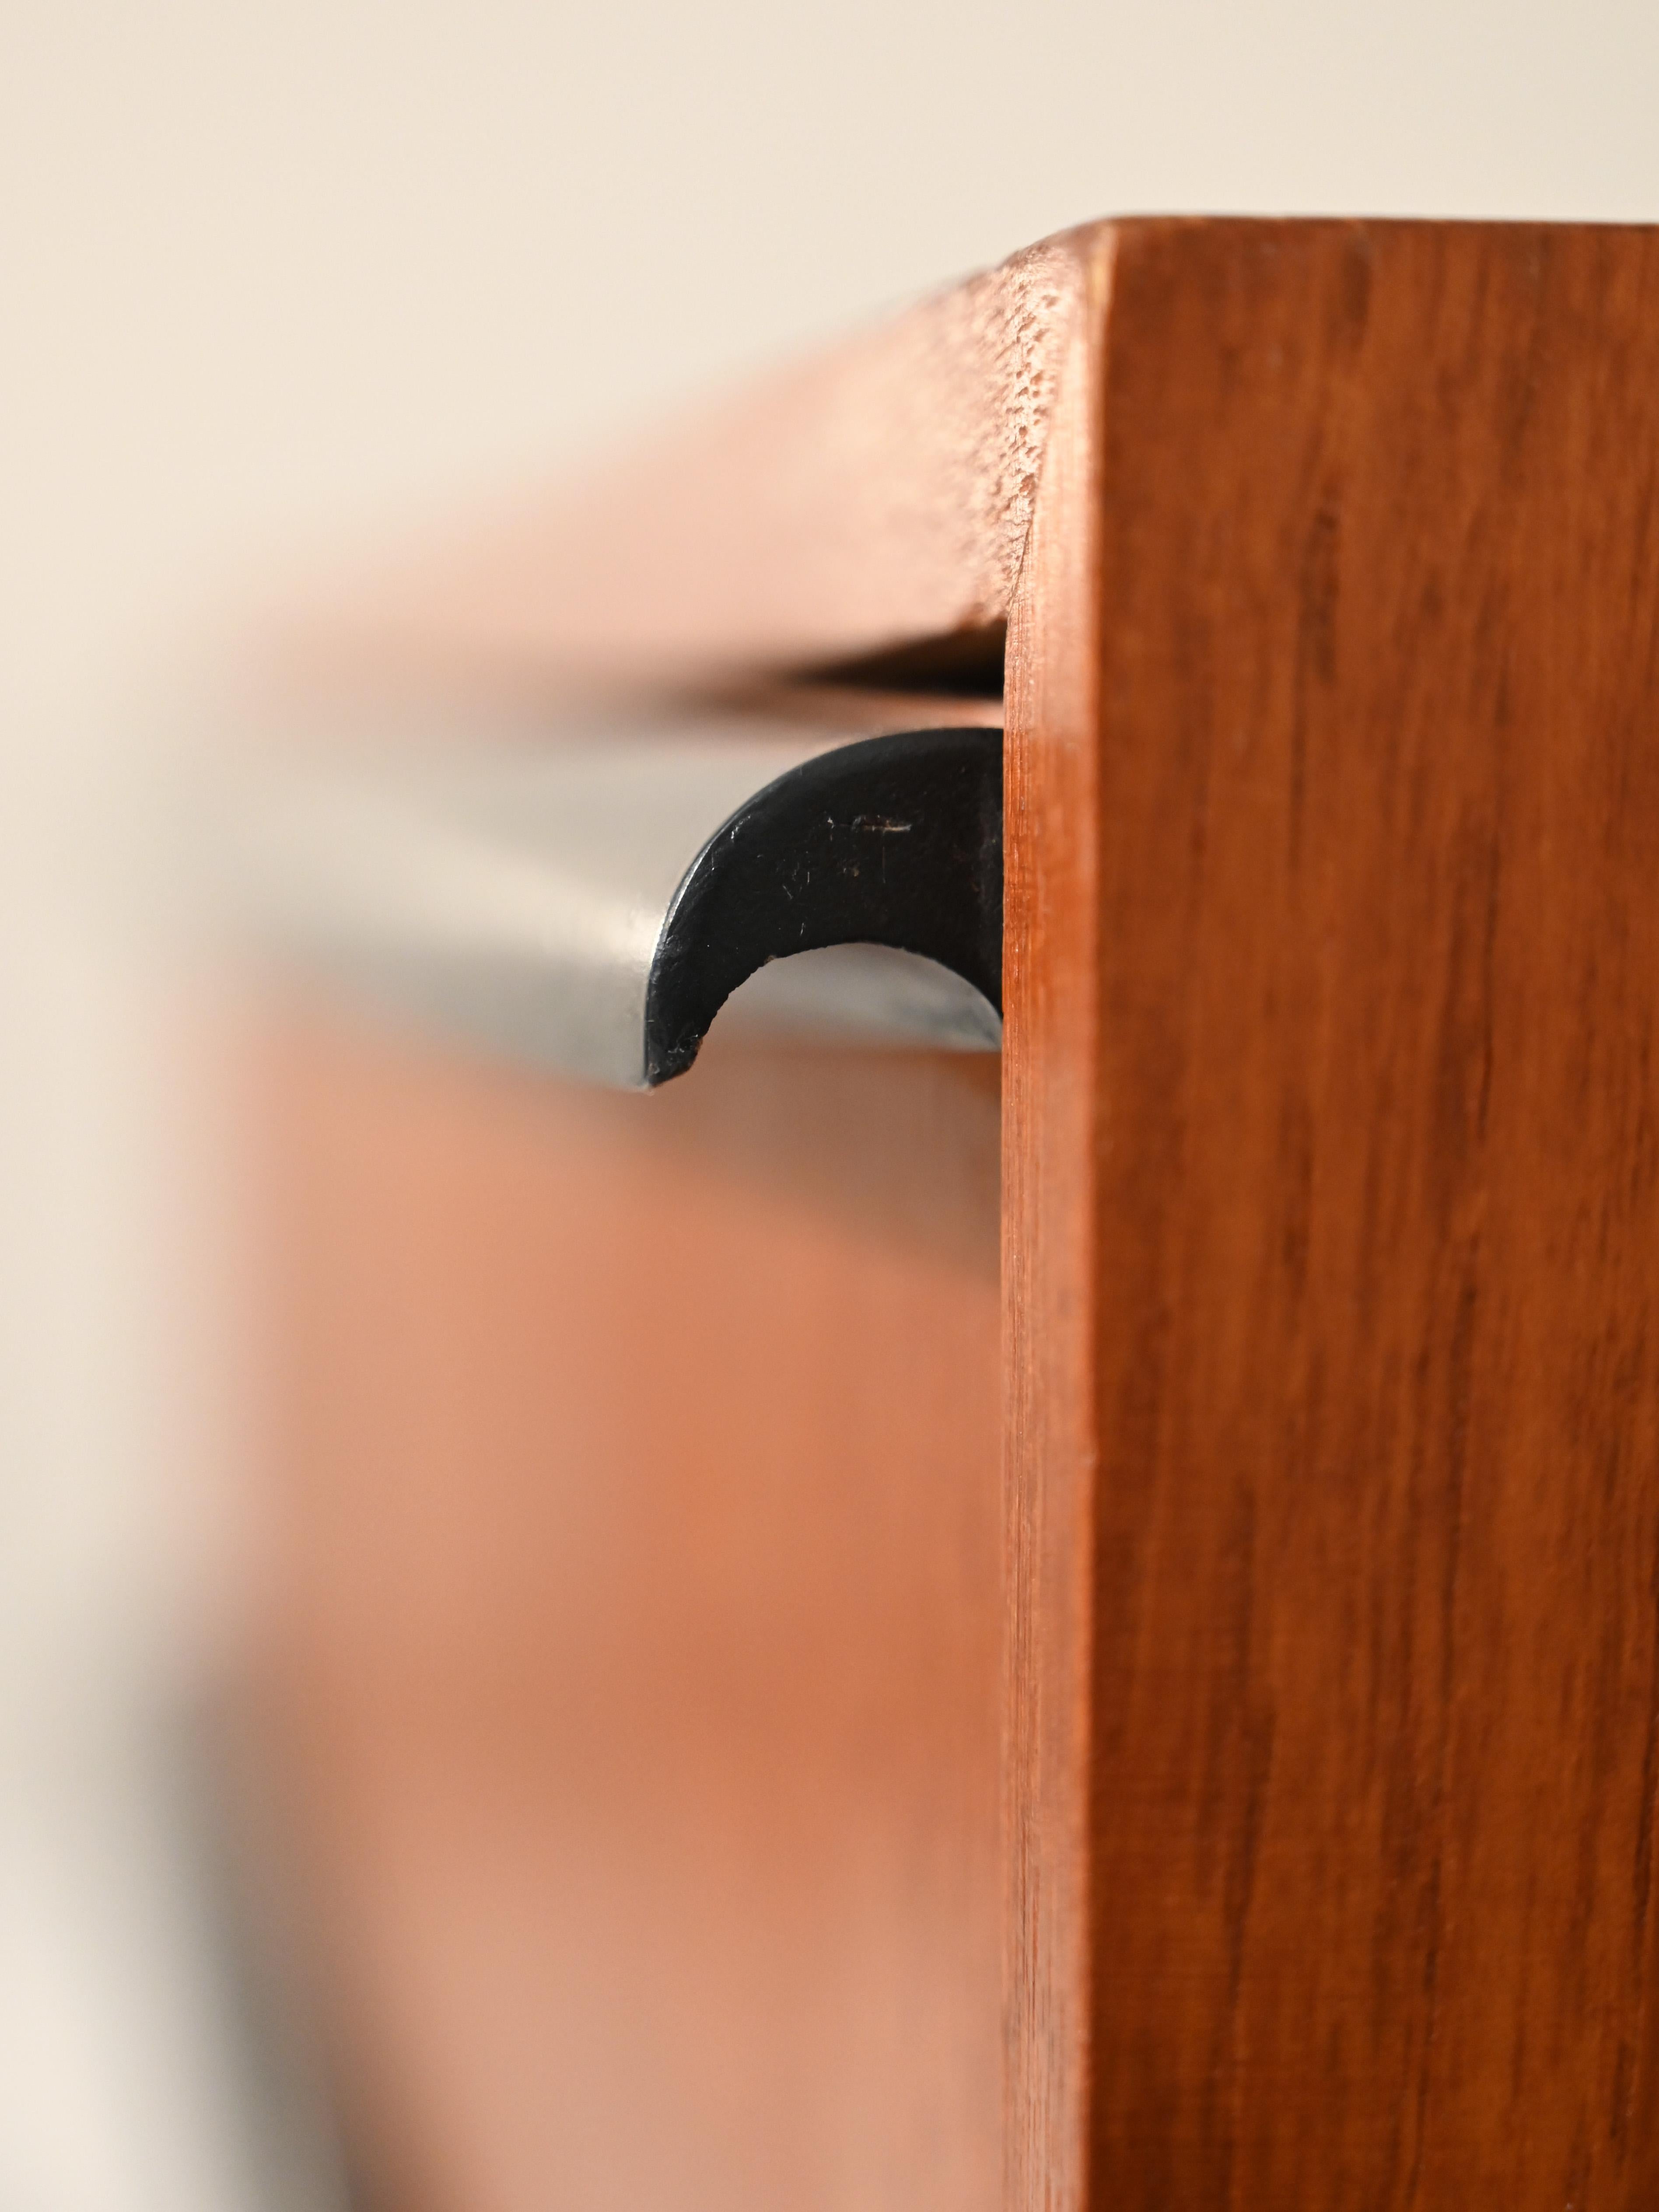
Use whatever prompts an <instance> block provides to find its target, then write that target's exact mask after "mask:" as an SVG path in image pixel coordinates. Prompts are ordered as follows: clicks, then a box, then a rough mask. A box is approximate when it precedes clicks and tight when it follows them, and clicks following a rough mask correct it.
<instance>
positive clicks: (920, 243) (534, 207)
mask: <svg viewBox="0 0 1659 2212" xmlns="http://www.w3.org/2000/svg"><path fill="white" fill-rule="evenodd" d="M1656 114H1659V10H1656V9H1653V8H1652V7H1651V6H1650V5H1647V4H1642V0H1628V4H1623V5H1621V4H1617V0H1579V4H1577V5H1571V6H1570V5H1565V4H1551V5H1538V4H1531V5H1528V4H1527V3H1526V0H1519V4H1517V0H1508V4H1497V0H1395V4H1392V5H1390V6H1388V7H1383V6H1378V5H1375V4H1372V5H1368V6H1365V7H1363V8H1362V7H1357V6H1350V5H1344V4H1335V3H1334V0H1272V4H1267V0H1255V4H1252V3H1251V0H1241V4H1235V5H1231V6H1227V5H1221V4H1199V0H1139V4H1119V5H1111V6H1108V5H1095V6H1087V5H1082V4H1076V0H1050V4H1042V0H1030V4H1027V5H1024V6H1015V5H1000V6H997V5H987V4H984V3H983V0H962V3H961V4H957V5H953V6H948V7H947V6H945V5H942V4H941V5H927V4H921V0H884V4H883V0H847V4H843V5H841V6H838V7H828V6H810V5H808V6H803V5H799V4H796V5H787V6H786V5H781V4H773V5H770V6H768V5H765V4H762V0H708V4H705V5H702V6H700V7H697V8H695V9H694V8H690V7H677V6H674V5H672V4H670V0H610V4H607V5H605V6H604V7H602V8H601V7H592V8H575V7H572V6H569V5H568V4H561V0H541V4H539V5H529V4H509V0H471V4H468V5H462V4H459V0H443V4H435V0H404V4H401V5H391V4H381V5H376V6H370V5H368V4H363V0H282V4H271V5H267V6H263V7H258V6H253V5H249V4H246V0H242V4H237V0H218V4H213V5H210V4H205V0H198V4H180V0H150V4H141V0H128V4H125V5H121V4H114V3H113V0H104V4H100V5H92V6H76V5H74V4H71V3H70V0H0V609H3V629H0V641H3V649H0V778H3V785H0V793H3V804H0V2206H3V2207H4V2208H5V2212H58V2208H64V2212H70V2208H73V2212H83V2208H84V2212H127V2208H134V2212H137V2208H140V2207H143V2208H149V2207H155V2208H157V2212H162V2209H163V2208H164V2212H240V2208H241V2207H245V2206H246V2207H252V2206H254V2205H256V2204H258V2203H277V2202H287V2203H290V2204H293V2203H300V2202H301V2201H307V2202H315V2203H319V2204H320V2203H325V2202H326V2198H327V2194H328V2192H327V2190H326V2188H325V2185H324V2184H323V2182H322V2181H320V2180H308V2181H304V2182H299V2183H294V2182H291V2181H290V2180H288V2179H284V2177H283V2174H282V2173H280V2172H277V2171H276V2168H275V2167H273V2166H271V2164H270V2160H268V2159H267V2158H265V2157H264V2154H262V2152H261V2150H260V2148H259V2144H258V2138H257V2136H254V2135H253V2134H252V2132H251V2131H250V2121H249V2117H248V2112H249V2107H248V2100H247V2095H246V2081H245V2080H244V2079H243V2078H242V2076H241V2075H240V2073H239V2070H238V2069H237V2066H236V2063H235V2062H234V2055H233V2046H232V2045H230V2044H229V2042H228V2038H227V2033H226V2020H227V2011H226V2006H225V2003H224V2001H223V1998H222V1993H221V1991H220V1990H219V1989H218V1986H217V1984H216V1979H215V1976H216V1960H215V1955H214V1953H213V1949H212V1945H211V1942H210V1933H209V1930H208V1928H207V1925H206V1923H205V1921H204V1913H203V1909H202V1901H201V1897H200V1893H199V1890H198V1888H197V1886H196V1885H195V1883H194V1881H193V1878H192V1874H191V1860H190V1857H189V1849H188V1846H189V1841H190V1838H189V1832H188V1824H187V1822H186V1821H185V1820H184V1817H183V1815H182V1814H180V1811H179V1796H178V1792H177V1790H176V1789H175V1788H174V1787H173V1782H172V1779H171V1777H172V1774H173V1769H172V1767H171V1766H170V1765H169V1763H168V1759H167V1756H166V1755H165V1750H166V1745H167V1741H169V1738H168V1735H167V1731H168V1729H170V1728H171V1727H172V1724H173V1718H174V1717H175V1716H176V1714H177V1712H178V1711H179V1709H180V1707H181V1705H182V1704H183V1703H184V1702H185V1700H187V1698H188V1694H189V1691H190V1686H191V1682H192V1680H194V1679H195V1677H196V1676H197V1674H198V1673H199V1672H200V1670H201V1668H202V1667H203V1666H204V1654H206V1653H209V1652H210V1650H211V1649H212V1647H213V1640H214V1638H215V1635H216V1623H217V1620H218V1613H217V1612H216V1593H217V1592H219V1591H220V1590H222V1588H223V1587H224V1586H225V1583H224V1576H225V1562H226V1561H227V1559H230V1558H232V1557H233V1556H234V1529H235V1519H234V1512H232V1511H229V1510H228V1500H229V1498H230V1496H231V1492H230V1490H229V1487H228V1485H227V1484H226V1482H225V1481H224V1480H223V1476H224V1473H225V1470H226V1469H227V1468H228V1467H229V1466H231V1465H233V1464H234V1450H233V1447H232V1441H231V1440H232V1439H234V1436H235V1435H236V1433H237V1416H236V1413H235V1409H234V1406H231V1407H228V1406H227V1404H226V1402H225V1393H224V1391H223V1389H222V1387H216V1388H214V1389H209V1388H208V1387H206V1384H205V1383H204V1377H207V1376H211V1375H214V1374H216V1373H218V1374H222V1373H223V1371H224V1369H225V1363H226V1360H227V1358H228V1357H229V1351H228V1346H226V1344H225V1343H224V1341H223V1340H222V1332H221V1331H220V1329H219V1328H218V1325H217V1316H218V1313H219V1308H220V1303H221V1297H222V1291H223V1290H224V1288H225V1285H224V1283H223V1281H222V1277H221V1275H220V1274H219V1273H216V1269H218V1268H220V1267H222V1259H221V1258H220V1257H218V1256H216V1255H220V1254H222V1249H223V1247H224V1245H225V1243H226V1240H225V1238H224V1237H223V1234H222V1204H223V1199H222V1192H221V1191H220V1189H219V1188H218V1183H217V1181H216V1177H217V1173H218V1171H217V1170H216V1168H215V1165H214V1161H215V1158H216V1154H215V1151H214V1146H213V1143H212V1133H211V1115H210V1113H208V1112H207V1111H206V1109H205V1107H204V1103H203V1101H202V1099H201V1097H199V1095H198V1092H197V1088H196V1087H195V1086H194V1085H191V1084H190V1083H188V1082H185V1081H182V1080H180V1079H179V1072H178V1070H177V1068H176V1066H174V1063H173V1053H174V1050H175V1049H176V1046H177V1032H176V1031H175V1030H174V1029H173V1027H172V1026H171V1025H170V1024H169V1021H168V1018H167V989H166V988H165V987H163V983H162V981H160V980H158V977H157V975H156V973H155V965H154V963H153V961H151V960H150V959H149V957H148V956H147V954H146V953H145V952H144V951H143V948H142V947H135V945H134V944H133V943H132V932H131V928H130V927H128V925H127V924H126V922H125V921H124V920H123V919H121V918H120V917H119V914H118V902H114V901H112V899H111V897H110V896H109V895H108V892H107V888H106V884H104V881H103V877H104V874H105V873H106V871H104V870H101V869H100V866H99V864H98V863H97V861H96V860H94V859H93V858H90V857H89V855H90V854H94V853H95V852H96V851H98V850H99V849H100V848H101V847H102V846H103V845H104V844H105V843H106V842H107V839H108V837H109V836H110V834H111V832H112V830H114V831H115V832H116V833H118V832H119V829H120V825H121V823H122V822H123V820H124V819H125V817H126V815H127V813H128V811H130V809H131V805H133V804H135V803H136V802H134V801H133V800H132V798H131V794H132V793H134V792H135V791H136V790H137V789H138V788H140V787H141V785H142V770H143V763H144V760H145V758H146V757H147V755H148V754H149V751H151V750H153V749H154V747H155V744H156V742H157V733H158V732H161V733H165V732H166V730H167V714H168V706H169V702H170V701H172V700H173V699H174V698H175V697H177V696H180V693H179V671H180V670H181V669H184V668H186V667H188V666H189V665H191V660H192V658H193V656H195V655H196V654H197V653H199V652H200V650H201V649H202V647H201V641H203V640H204V639H207V638H210V637H211V636H212V635H214V633H215V629H216V625H218V624H220V623H222V621H223V619H224V616H225V611H226V610H227V609H228V608H234V607H235V606H237V605H241V604H243V603H245V602H246V599H247V598H248V597H249V596H250V595H254V596H258V595H262V594H264V592H267V591H268V590H270V589H271V588H273V587H274V586H275V585H276V580H278V579H280V578H281V577H282V576H283V575H284V574H307V573H308V572H311V571H313V570H314V569H315V568H316V567H317V566H318V564H319V562H326V561H331V560H337V559H342V558H343V557H345V556H347V555H348V554H349V550H350V549H351V548H352V547H354V546H356V545H357V544H369V543H373V542H374V541H375V540H376V539H377V538H380V537H381V536H382V535H384V534H385V533H386V532H392V531H395V529H396V528H397V527H398V524H399V522H400V520H403V519H405V518H408V519H422V518H425V517H427V516H428V515H431V514H435V513H441V512H442V511H443V509H444V508H445V507H447V505H449V504H451V503H453V502H454V501H464V500H465V498H466V497H467V496H468V495H474V494H477V495H489V493H491V492H492V491H493V490H494V489H497V488H501V487H507V488H511V487H513V486H515V485H518V484H521V483H523V482H524V481H525V480H526V478H527V477H530V476H532V475H536V474H544V473H548V472H550V471H556V469H557V467H558V466H559V465H561V464H562V463H565V462H568V460H570V459H572V458H574V457H577V456H580V454H582V453H585V452H586V450H587V449H588V447H590V446H591V445H592V443H593V442H594V441H596V440H599V439H602V438H605V437H609V436H611V435H612V434H613V433H616V432H617V431H618V430H619V429H620V428H622V427H623V425H625V424H626V423H627V422H629V421H631V420H634V419H635V418H638V417H641V416H648V415H649V413H650V412H651V410H653V408H656V407H658V406H659V405H662V404H666V403H668V402H670V401H671V400H672V399H673V398H677V397H678V396H679V395H681V394H683V393H684V392H687V391H688V390H690V389H694V388H696V386H699V385H702V384H703V383H705V382H707V381H708V380H714V379H717V378H719V377H720V376H721V375H723V374H726V373H728V372H730V371H732V370H734V369H737V368H746V367H748V366H749V365H750V364H753V363H756V362H760V361H762V360H763V359H764V358H766V357H768V356H771V355H773V354H775V353H776V352H777V351H779V350H780V349H787V348H791V347H795V346H799V345H801V344H805V343H811V341H812V340H813V339H814V338H815V337H817V336H818V335H820V334H821V333H824V332H827V331H832V330H834V329H836V327H838V326H839V325H843V324H844V323H845V322H846V321H847V320H848V319H851V318H854V317H856V316H860V315H864V314H866V313H870V312H872V311H873V310H878V309H879V308H880V307H882V306H883V305H884V303H887V302H890V301H895V300H897V299H900V298H902V297H904V296H906V295H908V294H910V293H912V292H914V291H915V290H916V289H920V288H922V287H926V286H927V285H929V284H932V283H936V282H939V281H940V280H942V279H944V278H945V277H947V276H951V275H952V274H954V273H957V272H958V271H960V270H964V269H966V268H969V267H971V266H973V265H975V264H981V263H984V262H986V261H988V260H993V259H994V258H998V257H999V256H1000V255H1001V254H1003V253H1004V252H1007V251H1009V250H1010V249H1012V248H1013V247H1015V246H1019V245H1021V244H1023V243H1024V242H1026V241H1027V240H1030V239H1031V238H1033V237H1035V236H1037V235H1039V234H1042V232H1044V231H1045V230H1048V229H1052V228H1058V227H1060V226H1061V225H1063V224H1066V223H1068V222H1074V221H1077V220H1079V219H1081V218H1083V217H1085V216H1093V215H1098V214H1103V213H1108V212H1113V211H1120V210H1159V209H1176V210H1250V211H1260V212H1279V211H1297V210H1304V211H1345V210H1364V211H1370V212H1379V213H1425V214H1429V213H1433V214H1451V213H1458V214H1481V215H1498V216H1509V215H1534V216H1607V217H1617V218H1632V219H1654V218H1659V129H1656V127H1655V118H1656ZM284 2192H286V2194H284Z"/></svg>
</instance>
